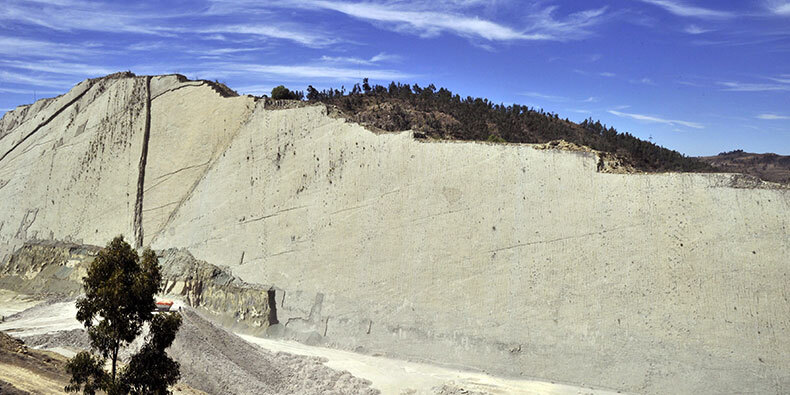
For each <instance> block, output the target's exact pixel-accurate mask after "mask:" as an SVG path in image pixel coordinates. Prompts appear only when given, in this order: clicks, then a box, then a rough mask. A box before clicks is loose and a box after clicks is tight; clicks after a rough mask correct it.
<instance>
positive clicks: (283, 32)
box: [171, 24, 339, 47]
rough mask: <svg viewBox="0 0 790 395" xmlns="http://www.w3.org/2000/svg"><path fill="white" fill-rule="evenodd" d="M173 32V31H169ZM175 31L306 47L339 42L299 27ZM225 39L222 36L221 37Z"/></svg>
mask: <svg viewBox="0 0 790 395" xmlns="http://www.w3.org/2000/svg"><path fill="white" fill-rule="evenodd" d="M171 30H175V29H171ZM177 31H180V32H185V33H202V34H242V35H246V36H254V37H260V38H274V39H281V40H288V41H292V42H295V43H298V44H302V45H304V46H308V47H325V46H328V45H331V44H334V43H337V42H338V41H339V40H338V39H336V38H333V37H331V35H330V34H328V33H327V34H317V33H315V29H307V28H304V27H300V26H282V25H273V24H236V25H221V26H212V27H207V28H200V29H194V28H183V29H178V30H177ZM222 37H223V38H224V39H226V38H225V37H224V36H222Z"/></svg>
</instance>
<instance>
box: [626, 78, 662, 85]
mask: <svg viewBox="0 0 790 395" xmlns="http://www.w3.org/2000/svg"><path fill="white" fill-rule="evenodd" d="M628 82H630V83H632V84H642V85H655V84H656V83H655V82H654V81H653V80H652V79H650V78H647V77H644V78H639V79H633V80H629V81H628Z"/></svg>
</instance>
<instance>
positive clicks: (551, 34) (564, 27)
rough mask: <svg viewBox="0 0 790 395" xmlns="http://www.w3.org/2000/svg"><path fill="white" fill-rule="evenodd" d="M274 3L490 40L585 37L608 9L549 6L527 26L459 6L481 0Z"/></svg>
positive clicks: (417, 30)
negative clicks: (564, 10) (566, 10)
mask: <svg viewBox="0 0 790 395" xmlns="http://www.w3.org/2000/svg"><path fill="white" fill-rule="evenodd" d="M273 4H274V5H276V6H279V7H290V8H307V9H325V10H331V11H335V12H339V13H342V14H345V15H347V16H350V17H353V18H357V19H361V20H366V21H370V22H376V23H381V24H387V25H389V26H393V27H394V29H395V30H396V31H401V32H408V33H414V34H418V35H420V36H423V37H434V36H437V35H439V34H442V33H451V34H455V35H459V36H463V37H469V38H475V39H483V40H487V41H519V40H523V41H538V40H542V41H566V40H574V39H580V38H584V37H587V36H589V35H590V34H591V31H590V28H592V27H593V26H595V25H597V24H598V23H600V22H601V21H602V17H603V15H604V13H605V11H606V8H600V9H591V10H585V11H581V12H575V13H572V14H569V15H567V16H565V17H564V18H561V19H558V18H556V17H555V16H554V15H555V14H556V10H557V8H556V7H546V8H544V9H542V10H539V11H537V12H534V13H532V14H530V15H529V16H527V20H528V24H527V26H525V27H523V28H517V27H512V26H508V25H505V24H503V23H499V22H495V21H492V20H488V19H483V18H480V17H479V16H476V15H474V16H470V15H466V14H464V13H463V12H461V11H462V10H460V9H459V7H468V6H470V5H480V4H482V2H478V1H471V2H463V1H462V2H440V3H439V6H438V7H434V8H433V9H432V8H426V6H425V4H426V3H421V4H416V3H413V2H402V1H393V2H386V3H373V2H348V1H326V0H296V1H288V2H275V3H273ZM427 4H431V3H427ZM448 5H453V6H454V7H448Z"/></svg>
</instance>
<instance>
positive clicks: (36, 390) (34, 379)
mask: <svg viewBox="0 0 790 395" xmlns="http://www.w3.org/2000/svg"><path fill="white" fill-rule="evenodd" d="M0 381H5V382H6V383H9V384H11V385H13V386H14V387H16V388H17V389H19V390H21V391H26V392H30V393H33V394H62V393H63V387H64V386H65V385H66V384H67V383H68V382H67V381H65V380H53V379H51V378H48V377H45V376H42V375H41V374H40V373H39V372H35V371H32V370H29V369H25V368H22V367H19V366H14V365H11V364H7V363H0Z"/></svg>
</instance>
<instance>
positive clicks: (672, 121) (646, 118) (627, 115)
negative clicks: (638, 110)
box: [608, 110, 705, 129]
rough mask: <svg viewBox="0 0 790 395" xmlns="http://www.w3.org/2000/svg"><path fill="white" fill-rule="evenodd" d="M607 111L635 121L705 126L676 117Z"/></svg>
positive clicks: (695, 127) (694, 126) (698, 127)
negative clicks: (668, 117)
mask: <svg viewBox="0 0 790 395" xmlns="http://www.w3.org/2000/svg"><path fill="white" fill-rule="evenodd" d="M608 112H609V113H610V114H613V115H617V116H618V117H624V118H631V119H635V120H637V121H644V122H651V123H661V124H665V125H671V126H677V125H681V126H686V127H689V128H694V129H704V128H705V126H703V125H702V124H700V123H697V122H688V121H679V120H676V119H664V118H659V117H656V116H652V115H643V114H632V113H627V112H620V111H616V110H609V111H608Z"/></svg>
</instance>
